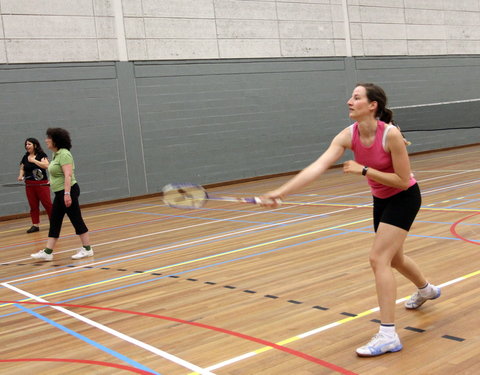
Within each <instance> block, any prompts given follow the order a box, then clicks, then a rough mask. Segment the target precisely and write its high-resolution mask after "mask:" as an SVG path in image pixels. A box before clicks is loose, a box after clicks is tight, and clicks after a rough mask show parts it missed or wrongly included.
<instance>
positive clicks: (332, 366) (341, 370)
mask: <svg viewBox="0 0 480 375" xmlns="http://www.w3.org/2000/svg"><path fill="white" fill-rule="evenodd" d="M0 303H11V304H16V303H20V304H22V303H23V304H30V305H45V306H61V307H79V308H84V309H95V310H104V311H113V312H119V313H124V314H132V315H141V316H147V317H150V318H157V319H163V320H168V321H171V322H176V323H181V324H188V325H191V326H195V327H200V328H205V329H209V330H212V331H217V332H221V333H225V334H227V335H231V336H236V337H240V338H242V339H245V340H249V341H252V342H255V343H257V344H261V345H264V346H269V347H271V348H273V349H277V350H281V351H283V352H285V353H288V354H291V355H294V356H297V357H299V358H303V359H305V360H307V361H310V362H313V363H317V364H319V365H321V366H323V367H326V368H329V369H331V370H333V371H336V372H339V373H340V374H344V375H358V374H356V373H354V372H351V371H349V370H347V369H344V368H343V367H340V366H337V365H335V364H333V363H329V362H326V361H324V360H322V359H319V358H316V357H313V356H311V355H309V354H306V353H302V352H299V351H297V350H295V349H290V348H287V347H285V346H282V345H278V344H275V343H273V342H269V341H266V340H263V339H260V338H257V337H253V336H249V335H245V334H243V333H240V332H235V331H230V330H228V329H224V328H220V327H215V326H211V325H207V324H203V323H198V322H190V321H187V320H183V319H178V318H172V317H169V316H164V315H157V314H152V313H144V312H138V311H131V310H123V309H115V308H111V307H100V306H89V305H74V304H70V303H52V302H36V301H0Z"/></svg>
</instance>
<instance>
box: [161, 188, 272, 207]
mask: <svg viewBox="0 0 480 375" xmlns="http://www.w3.org/2000/svg"><path fill="white" fill-rule="evenodd" d="M162 199H163V202H164V203H165V204H166V205H167V206H170V207H174V208H183V209H194V208H201V207H203V206H204V205H205V203H207V201H209V200H216V201H226V202H235V203H249V204H262V200H261V199H260V198H259V197H252V198H236V197H225V196H213V195H210V194H208V193H207V191H206V190H205V189H204V188H203V187H202V186H200V185H192V184H169V185H166V186H165V187H164V188H163V189H162ZM279 203H280V202H279V201H278V202H277V204H279Z"/></svg>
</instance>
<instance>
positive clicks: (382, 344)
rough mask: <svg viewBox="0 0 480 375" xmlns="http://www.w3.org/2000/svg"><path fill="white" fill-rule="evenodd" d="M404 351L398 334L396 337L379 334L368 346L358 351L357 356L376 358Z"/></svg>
mask: <svg viewBox="0 0 480 375" xmlns="http://www.w3.org/2000/svg"><path fill="white" fill-rule="evenodd" d="M402 349H403V346H402V343H401V342H400V338H399V337H398V335H397V334H396V333H395V336H394V337H387V336H385V335H383V334H381V333H377V334H376V335H375V336H373V337H372V339H371V340H370V342H369V343H368V344H367V345H365V346H362V347H360V348H358V349H357V355H358V356H359V357H375V356H377V355H382V354H385V353H388V352H392V353H393V352H398V351H400V350H402Z"/></svg>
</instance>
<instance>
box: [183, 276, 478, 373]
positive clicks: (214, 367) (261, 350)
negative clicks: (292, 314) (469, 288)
mask: <svg viewBox="0 0 480 375" xmlns="http://www.w3.org/2000/svg"><path fill="white" fill-rule="evenodd" d="M478 275H480V270H477V271H474V272H471V273H469V274H467V275H464V276H460V277H458V278H456V279H453V280H450V281H447V282H445V283H443V284H440V285H438V287H440V288H444V287H446V286H448V285H452V284H455V283H458V282H460V281H464V280H466V279H469V278H471V277H474V276H478ZM409 298H410V296H406V297H404V298H400V299H397V300H396V301H395V303H396V304H399V303H402V302H404V301H406V300H408V299H409ZM377 311H380V308H379V307H378V306H377V307H375V308H373V309H369V310H366V311H363V312H361V313H359V314H357V315H356V316H351V317H348V318H345V319H341V320H339V321H336V322H333V323H330V324H327V325H324V326H322V327H319V328H315V329H313V330H311V331H308V332H304V333H302V334H299V335H296V336H293V337H290V338H287V339H285V340H282V341H280V342H277V344H278V345H285V344H287V343H291V342H294V341H298V340H301V339H303V338H305V337H309V336H312V335H315V334H317V333H320V332H324V331H327V330H329V329H332V328H335V327H338V326H340V325H342V324H345V323H348V322H351V321H353V320H357V319H359V318H362V317H364V316H367V315H370V314H372V313H374V312H377ZM270 349H271V348H269V347H263V348H259V349H257V350H254V351H251V352H248V353H245V354H241V355H239V356H237V357H234V358H231V359H228V360H226V361H223V362H220V363H217V364H215V365H212V366H209V367H207V368H206V369H207V370H212V371H213V370H217V369H219V368H222V367H225V366H228V365H231V364H233V363H236V362H240V361H242V360H244V359H247V358H251V357H253V356H255V355H258V354H260V353H264V352H266V351H268V350H270ZM188 375H198V373H196V372H192V373H189V374H188Z"/></svg>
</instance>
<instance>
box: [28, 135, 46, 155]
mask: <svg viewBox="0 0 480 375" xmlns="http://www.w3.org/2000/svg"><path fill="white" fill-rule="evenodd" d="M27 142H30V143H31V144H32V145H33V150H34V151H35V154H40V153H42V154H44V153H45V152H43V149H42V146H40V142H38V139H37V138H27V139H25V143H24V146H25V147H26V146H27ZM27 154H28V151H27Z"/></svg>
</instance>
